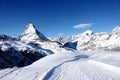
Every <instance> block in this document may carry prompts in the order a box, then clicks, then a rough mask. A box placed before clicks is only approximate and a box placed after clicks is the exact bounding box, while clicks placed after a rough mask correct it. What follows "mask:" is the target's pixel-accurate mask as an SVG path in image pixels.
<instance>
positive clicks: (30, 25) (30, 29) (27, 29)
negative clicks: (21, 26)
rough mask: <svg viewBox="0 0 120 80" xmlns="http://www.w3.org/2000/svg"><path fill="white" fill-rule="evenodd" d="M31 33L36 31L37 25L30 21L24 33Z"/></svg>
mask: <svg viewBox="0 0 120 80" xmlns="http://www.w3.org/2000/svg"><path fill="white" fill-rule="evenodd" d="M29 33H36V29H35V26H34V25H33V23H32V22H30V23H29V24H28V25H27V26H26V29H25V31H24V33H23V34H29Z"/></svg>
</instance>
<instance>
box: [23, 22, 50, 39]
mask: <svg viewBox="0 0 120 80" xmlns="http://www.w3.org/2000/svg"><path fill="white" fill-rule="evenodd" d="M21 40H22V41H36V40H39V41H47V40H48V39H47V38H46V37H45V36H44V35H43V34H42V33H40V32H39V31H38V30H37V29H36V28H35V26H34V24H33V23H32V22H30V23H29V24H28V25H27V26H26V28H25V30H24V32H23V33H22V37H21Z"/></svg>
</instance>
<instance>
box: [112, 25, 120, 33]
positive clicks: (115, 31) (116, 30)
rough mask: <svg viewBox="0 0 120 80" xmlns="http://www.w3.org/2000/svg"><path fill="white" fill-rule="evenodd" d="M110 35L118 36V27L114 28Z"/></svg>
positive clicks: (119, 30) (119, 31)
mask: <svg viewBox="0 0 120 80" xmlns="http://www.w3.org/2000/svg"><path fill="white" fill-rule="evenodd" d="M112 34H120V26H116V27H115V28H114V29H113V31H112Z"/></svg>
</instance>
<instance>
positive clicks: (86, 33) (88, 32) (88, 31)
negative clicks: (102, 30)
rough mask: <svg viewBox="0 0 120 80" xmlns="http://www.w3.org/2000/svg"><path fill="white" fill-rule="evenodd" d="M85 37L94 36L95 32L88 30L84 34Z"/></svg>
mask: <svg viewBox="0 0 120 80" xmlns="http://www.w3.org/2000/svg"><path fill="white" fill-rule="evenodd" d="M82 34H83V35H92V34H93V31H91V30H86V31H85V32H83V33H82Z"/></svg>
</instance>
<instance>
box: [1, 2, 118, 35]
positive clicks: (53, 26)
mask: <svg viewBox="0 0 120 80" xmlns="http://www.w3.org/2000/svg"><path fill="white" fill-rule="evenodd" d="M29 21H32V22H33V23H34V25H35V26H36V28H37V29H38V30H39V31H40V32H42V33H43V34H45V35H46V36H47V37H56V36H57V35H58V33H64V34H65V36H70V35H73V34H78V33H81V32H83V31H85V30H86V29H74V28H73V26H74V25H77V24H82V23H93V26H92V27H90V28H88V29H90V30H92V31H94V32H102V31H103V32H104V31H106V32H111V30H112V29H113V28H114V27H115V26H117V25H120V0H0V34H7V35H17V34H21V33H22V32H23V30H24V28H25V26H26V25H27V24H28V22H29Z"/></svg>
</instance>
